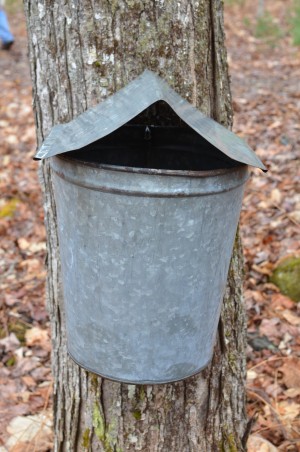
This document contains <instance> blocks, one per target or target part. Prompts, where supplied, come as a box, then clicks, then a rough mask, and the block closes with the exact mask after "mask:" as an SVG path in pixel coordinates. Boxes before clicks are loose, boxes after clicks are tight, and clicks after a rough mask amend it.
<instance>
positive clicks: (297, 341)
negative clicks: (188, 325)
mask: <svg viewBox="0 0 300 452" xmlns="http://www.w3.org/2000/svg"><path fill="white" fill-rule="evenodd" d="M266 7H267V9H268V11H269V12H270V14H272V16H273V18H274V23H275V26H274V27H273V30H272V27H271V31H270V30H269V29H268V27H267V29H266V27H265V29H263V32H262V34H261V35H260V36H259V37H258V34H259V33H258V30H257V18H256V14H257V4H256V2H251V1H250V0H245V1H242V0H227V1H225V11H226V13H225V20H226V35H227V48H228V56H229V64H230V72H231V77H232V94H233V106H234V112H235V122H234V131H235V132H237V133H238V134H239V135H240V136H242V137H243V138H244V139H246V140H247V141H248V142H249V144H250V145H251V146H252V147H253V148H254V149H255V151H256V152H257V154H258V155H259V157H260V158H261V159H262V160H263V161H264V163H265V164H266V165H267V167H268V168H269V172H268V173H266V174H264V173H262V172H261V171H259V170H254V171H253V172H252V176H251V180H250V182H249V183H248V185H247V188H246V192H245V199H244V204H243V210H242V216H241V234H242V238H243V243H244V254H245V268H246V274H245V303H246V307H247V311H248V318H249V325H248V328H249V341H248V342H249V345H248V350H247V359H248V380H247V392H248V404H247V408H248V414H249V418H252V420H253V426H252V433H251V436H250V442H249V450H250V451H253V452H254V451H255V452H257V451H258V452H259V451H276V450H280V451H300V334H299V333H300V317H299V308H298V306H297V303H295V302H294V301H293V300H291V299H290V298H288V297H287V296H285V295H283V294H282V293H281V292H280V291H279V289H278V288H277V287H276V286H275V285H274V284H272V283H271V282H270V279H269V277H270V275H271V274H272V272H273V269H274V268H275V267H276V265H277V263H278V262H279V261H280V260H282V259H283V258H285V257H286V256H297V255H299V236H300V234H299V225H300V190H299V185H300V178H299V175H300V165H299V157H300V155H299V149H300V121H299V119H300V47H296V46H294V45H293V44H292V38H291V36H290V32H289V30H290V28H289V27H290V22H289V11H290V8H291V7H292V1H289V0H287V1H285V2H282V1H280V0H274V1H272V2H271V1H266ZM9 17H10V22H11V28H12V30H13V32H14V34H15V36H16V42H15V44H14V46H13V47H12V49H11V50H10V51H9V52H7V51H3V50H1V51H0V85H1V94H0V142H1V146H0V162H1V164H0V359H1V363H0V422H1V426H2V428H1V429H0V452H5V451H6V450H9V451H14V452H18V451H19V452H25V451H26V450H30V449H33V450H35V451H38V452H44V451H45V452H46V451H48V450H51V439H52V437H51V422H52V420H51V388H52V386H51V384H52V383H51V371H50V350H51V346H50V338H49V320H48V316H47V311H46V308H45V304H44V299H45V274H46V273H45V265H44V264H45V256H46V244H45V230H44V226H43V209H42V199H41V190H40V186H39V182H38V176H37V167H38V164H37V163H36V162H34V161H32V156H33V155H34V153H35V130H34V118H33V114H32V108H31V104H32V99H31V81H30V74H29V68H28V62H27V49H26V28H25V21H24V17H23V13H22V11H21V10H20V9H18V8H15V9H14V10H12V11H10V14H9ZM269 28H270V27H269ZM278 30H279V31H278ZM299 306H300V304H299Z"/></svg>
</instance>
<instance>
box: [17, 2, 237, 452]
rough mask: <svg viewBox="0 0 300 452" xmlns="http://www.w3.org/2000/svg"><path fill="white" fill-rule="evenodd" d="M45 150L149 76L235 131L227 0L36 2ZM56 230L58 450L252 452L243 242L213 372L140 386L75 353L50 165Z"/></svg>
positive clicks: (32, 16)
mask: <svg viewBox="0 0 300 452" xmlns="http://www.w3.org/2000/svg"><path fill="white" fill-rule="evenodd" d="M25 11H26V16H27V26H28V33H29V51H30V62H31V73H32V80H33V98H34V111H35V117H36V127H37V136H38V144H39V145H40V144H41V142H42V140H43V139H44V137H46V136H47V134H48V133H49V131H50V129H51V127H52V126H53V125H54V124H57V123H61V122H67V121H69V120H71V119H72V118H73V117H75V116H77V115H78V114H80V113H82V112H83V111H85V110H86V109H87V108H88V107H91V106H92V105H95V104H96V103H98V102H99V101H101V100H102V99H104V98H105V97H107V96H108V95H110V94H111V93H113V92H115V91H116V90H117V89H119V88H121V87H122V86H124V85H125V84H127V83H128V82H129V81H130V80H132V79H133V78H135V77H136V76H137V75H138V74H140V73H141V72H142V71H143V70H144V69H145V68H148V69H151V70H153V71H154V72H156V73H158V74H159V75H161V76H162V77H163V78H164V79H165V80H166V81H167V82H168V83H169V84H171V85H172V87H173V88H174V89H175V90H176V91H177V92H178V93H179V94H181V95H182V96H183V97H185V98H187V99H188V100H189V101H190V102H192V103H193V104H194V105H196V106H197V107H198V108H199V109H201V110H202V111H203V112H204V113H205V114H207V115H209V116H211V117H213V118H214V119H216V120H217V121H219V122H220V123H222V124H224V125H225V126H227V127H230V126H231V123H232V110H231V98H230V90H229V77H228V69H227V62H226V50H225V47H224V30H223V11H222V1H221V0H198V1H196V0H181V1H178V2H172V1H167V0H160V1H158V0H156V1H153V0H144V1H140V0H119V1H115V0H102V1H100V0H81V1H77V0H65V1H64V2H60V1H58V0H51V1H50V0H39V1H38V2H36V1H33V0H25ZM41 175H42V185H43V189H44V206H45V219H46V226H47V231H48V307H49V312H50V319H51V328H52V344H53V374H54V412H55V447H54V450H55V451H79V450H91V451H106V452H107V451H125V450H144V451H168V452H171V451H172V452H173V451H174V452H185V451H188V452H190V451H197V452H199V451H216V450H220V451H223V450H224V451H235V450H238V451H242V450H243V437H244V434H245V429H246V416H245V396H244V379H245V360H244V344H245V315H244V309H243V307H242V304H241V284H242V282H241V274H242V259H241V248H240V243H239V240H238V239H237V240H236V244H235V250H234V255H233V258H232V262H231V267H230V271H229V277H228V286H227V291H226V295H225V299H224V307H223V312H222V318H221V321H220V326H219V335H218V340H217V344H216V348H215V353H214V358H213V361H212V363H211V365H210V366H209V367H208V368H207V369H205V370H204V371H203V372H201V373H200V374H199V375H198V376H195V377H192V378H190V379H188V380H186V381H183V382H178V383H173V384H167V385H157V386H134V385H126V384H119V383H115V382H111V381H108V380H105V379H101V378H99V377H97V376H95V375H93V374H91V373H88V372H86V371H85V370H83V369H80V368H79V367H78V366H77V365H76V364H74V363H73V361H72V360H71V359H70V358H69V357H68V355H67V352H66V339H65V331H64V322H63V318H64V312H63V306H62V290H61V279H60V261H59V252H58V241H57V228H56V214H55V201H54V198H53V190H52V182H51V170H50V167H49V162H47V161H46V162H44V163H43V164H42V166H41Z"/></svg>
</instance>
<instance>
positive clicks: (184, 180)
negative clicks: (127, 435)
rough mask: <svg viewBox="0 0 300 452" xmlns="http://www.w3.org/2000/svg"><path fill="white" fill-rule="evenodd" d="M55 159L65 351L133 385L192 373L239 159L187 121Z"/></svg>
mask: <svg viewBox="0 0 300 452" xmlns="http://www.w3.org/2000/svg"><path fill="white" fill-rule="evenodd" d="M145 133H146V135H145ZM147 134H151V140H152V144H151V150H150V152H149V149H150V148H149V146H148V144H147V143H146V142H145V139H146V140H148V138H149V137H148V135H147ZM112 136H113V138H112ZM129 136H130V138H131V139H130V140H129V138H128V137H129ZM133 142H134V143H135V145H134V146H133V145H132V143H133ZM117 143H119V145H118V144H117ZM127 143H131V144H127ZM208 147H210V148H209V153H208V152H207V153H205V149H206V150H207V149H208ZM199 149H200V150H201V152H202V153H197V152H198V151H197V150H199ZM203 152H204V154H203ZM203 155H204V156H205V158H203ZM51 165H52V169H53V183H54V191H55V198H56V203H57V217H58V231H59V245H60V254H61V262H62V278H63V287H64V302H65V311H66V330H67V341H68V350H69V353H70V355H71V356H72V358H73V359H74V360H75V361H76V362H77V363H78V364H80V365H81V366H83V367H84V368H86V369H88V370H90V371H92V372H94V373H96V374H99V375H102V376H104V377H107V378H110V379H113V380H117V381H122V382H128V383H134V384H139V383H140V384H147V383H149V384H151V383H166V382H171V381H176V380H181V379H183V378H186V377H189V376H191V375H193V374H195V373H197V372H199V371H200V370H201V369H202V368H204V367H205V366H206V365H207V364H208V363H209V361H210V360H211V357H212V353H213V347H214V342H215V337H216V331H217V326H218V321H219V315H220V309H221V303H222V299H223V294H224V290H225V286H226V280H227V273H228V268H229V263H230V257H231V253H232V249H233V243H234V238H235V233H236V228H237V223H238V218H239V213H240V209H241V202H242V195H243V186H244V183H245V181H246V180H247V178H248V167H247V165H245V164H242V163H238V162H237V161H233V160H231V159H229V158H227V157H226V156H224V155H223V154H222V153H221V152H220V151H219V150H217V149H216V148H214V147H213V146H211V145H209V144H207V143H205V140H203V138H202V137H201V136H199V135H198V134H197V133H196V132H194V131H193V130H191V129H179V128H168V127H165V128H164V127H150V128H148V127H147V130H146V131H145V127H142V126H131V127H130V126H128V127H126V126H124V127H121V128H120V129H119V130H118V131H117V132H115V133H114V134H113V135H110V136H109V137H108V138H107V137H106V138H103V139H102V140H99V142H96V143H93V144H91V145H89V146H87V147H86V148H85V149H84V150H80V151H74V152H68V153H65V154H62V155H60V156H55V157H52V158H51ZM149 167H150V168H149Z"/></svg>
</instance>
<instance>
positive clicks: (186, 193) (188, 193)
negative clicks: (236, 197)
mask: <svg viewBox="0 0 300 452" xmlns="http://www.w3.org/2000/svg"><path fill="white" fill-rule="evenodd" d="M55 160H56V161H62V162H61V163H62V165H61V168H67V166H66V165H68V164H69V165H70V163H71V160H67V159H66V160H64V159H60V157H54V158H53V160H52V162H51V166H52V169H53V171H54V172H55V173H56V174H57V175H58V176H59V177H60V178H61V179H63V180H65V181H66V182H69V183H70V184H74V185H77V186H80V187H83V188H86V189H89V190H93V191H99V192H104V193H115V194H120V195H123V196H140V197H143V196H147V197H156V198H164V197H174V198H175V197H176V198H178V197H183V198H184V197H192V196H194V197H197V196H208V195H212V194H215V193H219V192H226V191H230V190H234V189H235V188H236V187H239V186H241V185H243V184H245V182H246V181H247V180H248V178H249V173H248V169H247V166H240V167H236V168H235V171H232V169H229V170H228V171H227V170H224V172H223V173H222V174H218V175H213V174H212V177H216V176H219V177H222V176H224V177H226V176H229V175H230V174H231V173H240V181H239V182H238V183H237V182H235V184H232V186H230V187H221V188H218V189H217V187H216V186H215V187H214V190H207V189H206V190H205V192H204V188H202V190H200V188H198V187H196V188H194V191H193V190H192V188H191V187H188V188H187V189H185V190H184V189H180V191H178V192H175V191H174V189H172V190H171V189H170V190H169V191H168V190H165V191H164V192H162V191H160V192H158V193H154V192H151V191H150V189H149V190H148V191H146V190H144V191H142V190H133V189H131V190H126V189H125V188H123V187H113V186H104V185H101V184H99V183H98V185H97V186H94V185H92V183H91V182H87V181H84V182H82V181H81V182H79V181H78V179H77V180H76V179H75V175H74V174H72V175H70V174H68V175H66V173H64V172H63V170H59V169H58V165H57V164H56V163H55ZM76 166H77V161H74V163H73V165H72V169H74V168H76ZM81 166H82V167H83V168H84V169H85V170H87V171H88V169H89V168H91V169H98V170H99V172H101V171H102V172H104V173H105V172H106V173H109V172H110V171H111V172H114V170H112V169H111V168H110V169H109V170H106V168H102V167H99V168H96V167H92V166H88V165H81ZM67 169H68V168H67ZM124 173H125V171H124ZM128 173H129V172H128ZM133 174H138V175H140V174H141V173H133ZM142 175H145V176H146V177H145V179H147V178H151V177H155V176H157V177H163V176H164V175H163V174H160V175H155V174H146V173H145V174H143V173H142ZM72 176H73V177H72ZM172 176H173V178H174V179H175V178H176V177H177V175H176V174H175V172H174V174H172ZM172 176H171V175H169V177H170V178H171V177H172ZM178 177H183V176H182V175H181V176H178ZM186 179H189V177H188V176H186ZM193 179H194V180H195V179H197V178H196V177H194V178H193ZM199 181H201V172H200V171H199ZM120 185H122V184H120Z"/></svg>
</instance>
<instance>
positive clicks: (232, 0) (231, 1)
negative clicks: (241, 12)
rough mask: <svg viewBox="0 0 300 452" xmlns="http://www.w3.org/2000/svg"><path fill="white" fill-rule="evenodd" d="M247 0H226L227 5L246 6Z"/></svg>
mask: <svg viewBox="0 0 300 452" xmlns="http://www.w3.org/2000/svg"><path fill="white" fill-rule="evenodd" d="M245 1H246V0H224V3H225V5H239V6H244V4H245Z"/></svg>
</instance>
